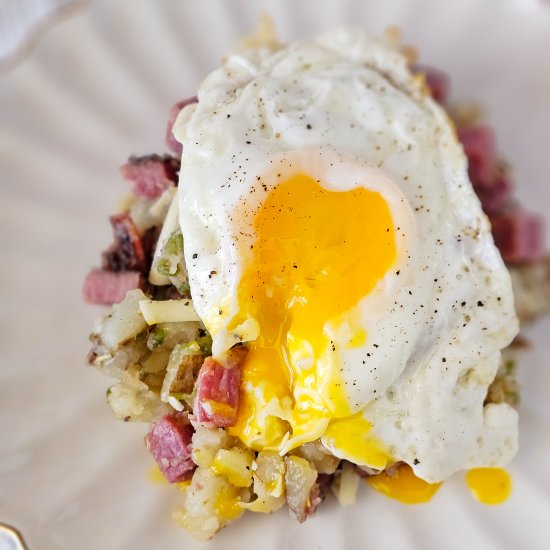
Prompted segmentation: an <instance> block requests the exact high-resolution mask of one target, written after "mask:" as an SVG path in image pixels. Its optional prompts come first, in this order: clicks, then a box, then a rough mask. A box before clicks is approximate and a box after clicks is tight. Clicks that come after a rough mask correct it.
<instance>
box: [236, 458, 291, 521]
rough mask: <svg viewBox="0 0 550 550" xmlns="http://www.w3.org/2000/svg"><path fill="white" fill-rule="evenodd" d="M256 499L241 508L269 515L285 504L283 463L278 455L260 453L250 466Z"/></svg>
mask: <svg viewBox="0 0 550 550" xmlns="http://www.w3.org/2000/svg"><path fill="white" fill-rule="evenodd" d="M252 470H253V471H254V474H253V476H252V477H253V480H254V485H253V493H254V495H256V497H257V498H256V499H255V500H253V501H251V502H249V503H244V504H242V505H241V506H242V507H243V508H245V509H246V510H250V511H251V512H261V513H264V514H269V513H271V512H274V511H275V510H278V509H279V508H281V507H282V506H283V505H284V503H285V479H284V476H285V463H284V461H283V459H282V457H281V456H279V454H277V453H275V452H272V451H261V452H259V453H258V456H257V457H256V460H255V461H254V463H253V465H252Z"/></svg>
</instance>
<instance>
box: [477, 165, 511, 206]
mask: <svg viewBox="0 0 550 550" xmlns="http://www.w3.org/2000/svg"><path fill="white" fill-rule="evenodd" d="M473 186H474V191H475V192H476V194H477V196H478V197H479V200H480V201H481V206H482V207H483V211H484V212H485V213H486V214H495V213H497V212H498V211H499V210H501V209H502V207H503V206H504V205H505V204H506V202H507V200H508V199H509V198H510V195H511V193H512V189H513V185H512V182H511V181H510V178H509V176H508V174H506V173H505V172H504V171H503V170H498V171H496V172H495V173H494V175H493V179H492V180H491V182H490V184H489V183H486V184H484V185H479V184H475V183H474V184H473Z"/></svg>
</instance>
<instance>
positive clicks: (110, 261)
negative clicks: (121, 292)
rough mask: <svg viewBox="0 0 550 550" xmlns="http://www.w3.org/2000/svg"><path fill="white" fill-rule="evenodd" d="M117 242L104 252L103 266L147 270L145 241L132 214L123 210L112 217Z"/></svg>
mask: <svg viewBox="0 0 550 550" xmlns="http://www.w3.org/2000/svg"><path fill="white" fill-rule="evenodd" d="M109 219H110V221H111V225H112V227H113V235H114V238H115V242H114V243H113V244H112V245H111V246H110V247H109V248H108V249H107V250H106V251H105V252H103V261H102V265H101V266H102V268H103V269H105V270H108V271H140V272H142V273H145V272H146V271H147V268H148V265H147V257H146V255H145V249H144V248H143V242H142V240H141V236H140V234H139V231H138V229H137V227H136V226H135V224H134V222H133V221H132V218H131V217H130V214H128V212H122V213H120V214H115V215H114V216H111V217H110V218H109Z"/></svg>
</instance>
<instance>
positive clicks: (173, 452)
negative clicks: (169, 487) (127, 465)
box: [145, 413, 196, 483]
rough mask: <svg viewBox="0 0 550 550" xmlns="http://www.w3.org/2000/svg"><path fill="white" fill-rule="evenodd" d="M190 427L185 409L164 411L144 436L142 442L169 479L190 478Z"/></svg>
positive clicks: (177, 480) (175, 480) (173, 480)
mask: <svg viewBox="0 0 550 550" xmlns="http://www.w3.org/2000/svg"><path fill="white" fill-rule="evenodd" d="M192 436H193V427H192V426H191V424H190V423H189V420H188V418H187V415H186V414H185V413H172V414H165V415H164V416H162V417H161V418H159V419H158V420H157V421H156V422H155V423H154V424H153V426H152V427H151V430H150V431H149V433H148V434H147V435H146V436H145V445H146V447H147V449H149V452H150V453H151V454H152V455H153V457H154V459H155V460H156V462H157V464H158V466H159V468H160V470H161V472H162V473H163V474H164V477H165V478H166V479H167V480H168V481H169V482H170V483H176V482H179V481H185V480H186V479H190V478H191V476H192V475H193V471H194V470H195V467H196V466H195V463H194V462H193V460H192V458H191V438H192Z"/></svg>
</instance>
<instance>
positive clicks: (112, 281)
mask: <svg viewBox="0 0 550 550" xmlns="http://www.w3.org/2000/svg"><path fill="white" fill-rule="evenodd" d="M142 286H143V278H142V276H141V273H138V272H137V271H120V272H118V273H114V272H112V271H104V270H102V269H93V270H92V271H90V273H88V275H87V276H86V279H85V280H84V287H83V289H82V294H83V296H84V301H85V302H87V303H89V304H104V305H111V304H116V303H118V302H121V301H122V300H124V298H125V296H126V293H127V292H128V291H129V290H133V289H134V288H141V287H142Z"/></svg>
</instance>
